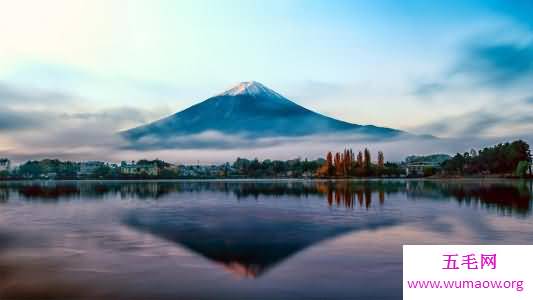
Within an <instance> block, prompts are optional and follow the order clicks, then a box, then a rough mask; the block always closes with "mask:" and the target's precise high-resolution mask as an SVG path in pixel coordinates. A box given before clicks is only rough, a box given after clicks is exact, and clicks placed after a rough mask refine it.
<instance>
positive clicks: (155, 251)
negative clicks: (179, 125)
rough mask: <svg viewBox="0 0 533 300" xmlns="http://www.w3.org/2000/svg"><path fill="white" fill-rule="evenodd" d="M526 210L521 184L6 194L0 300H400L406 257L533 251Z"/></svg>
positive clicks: (8, 185) (53, 184) (161, 184)
mask: <svg viewBox="0 0 533 300" xmlns="http://www.w3.org/2000/svg"><path fill="white" fill-rule="evenodd" d="M531 197H532V186H531V181H518V180H516V181H513V180H484V181H479V180H441V181H424V180H370V181H349V180H346V181H343V180H339V181H311V180H309V181H305V180H278V181H272V180H271V181H269V180H259V181H257V180H256V181H251V180H250V181H248V180H243V181H122V182H121V181H34V182H0V299H5V298H7V299H177V298H184V299H213V298H220V299H235V298H239V299H301V298H306V299H310V298H317V299H351V298H359V299H401V288H402V285H401V268H402V261H401V245H403V244H424V243H429V244H446V243H453V244H462V243H463V244H485V243H486V244H499V243H508V244H520V243H533V234H532V233H531V230H530V228H532V227H531V226H532V225H533V218H532V217H531V199H532V198H531ZM233 275H238V277H245V278H251V279H254V280H235V276H233ZM205 282H209V284H208V285H206V284H205ZM309 282H312V283H313V284H311V285H310V284H309Z"/></svg>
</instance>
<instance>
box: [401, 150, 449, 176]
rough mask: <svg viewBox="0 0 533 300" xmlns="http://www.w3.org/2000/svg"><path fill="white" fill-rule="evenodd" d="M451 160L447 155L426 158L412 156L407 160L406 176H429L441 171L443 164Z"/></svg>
mask: <svg viewBox="0 0 533 300" xmlns="http://www.w3.org/2000/svg"><path fill="white" fill-rule="evenodd" d="M448 159H450V156H449V155H447V154H431V155H426V156H416V155H411V156H408V157H406V158H405V164H403V166H404V167H405V175H406V176H407V177H418V176H428V175H432V174H434V172H435V171H437V170H440V169H441V166H442V164H443V163H444V162H445V161H446V160H448Z"/></svg>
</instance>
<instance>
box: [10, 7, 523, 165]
mask: <svg viewBox="0 0 533 300" xmlns="http://www.w3.org/2000/svg"><path fill="white" fill-rule="evenodd" d="M0 41H1V46H0V103H1V104H2V109H1V111H0V155H2V154H4V155H7V156H16V157H20V158H24V157H26V156H28V157H30V156H32V155H40V156H46V155H59V156H62V157H74V158H76V157H85V156H90V157H91V158H93V157H96V158H98V157H99V156H98V155H92V156H91V155H88V154H94V153H95V148H102V147H104V145H107V144H108V143H111V141H110V139H112V137H110V136H109V135H108V133H109V132H115V131H117V130H120V129H125V128H129V127H131V126H134V125H138V124H142V123H144V122H147V121H150V120H155V119H158V118H160V117H162V116H165V115H167V114H169V113H173V112H176V111H179V110H182V109H184V108H186V107H188V106H190V105H192V104H194V103H196V102H198V101H201V100H204V99H206V98H208V97H209V96H212V95H214V94H217V93H220V92H222V91H223V90H225V89H228V88H229V87H231V86H232V85H234V84H236V83H238V82H240V81H247V80H256V81H259V82H261V83H263V84H265V85H266V86H268V87H270V88H272V89H274V90H276V91H278V92H279V93H281V94H283V95H284V96H286V97H287V98H289V99H291V100H294V101H295V102H297V103H299V104H301V105H303V106H306V107H308V108H311V109H313V110H316V111H318V112H320V113H324V114H327V115H329V116H332V117H336V118H339V119H342V120H346V121H349V122H353V123H358V124H374V125H379V126H387V127H393V128H398V129H402V130H406V131H410V132H414V133H427V134H433V135H436V136H439V137H449V138H455V139H465V138H469V137H471V136H476V137H477V138H486V139H495V140H497V139H498V138H500V137H501V138H504V137H524V138H528V137H529V136H530V132H532V130H533V90H532V89H531V86H532V84H533V2H531V1H490V0H484V1H440V2H438V3H437V1H312V0H308V1H290V0H284V1H266V0H264V1H250V0H248V1H229V0H228V1H215V0H213V1H147V0H145V1H112V0H111V1H110V0H102V1H95V0H92V1H75V0H65V1H54V0H50V1H24V0H19V1H3V0H0ZM104 129H105V130H104ZM102 131H105V132H106V135H105V136H102ZM102 158H104V157H102Z"/></svg>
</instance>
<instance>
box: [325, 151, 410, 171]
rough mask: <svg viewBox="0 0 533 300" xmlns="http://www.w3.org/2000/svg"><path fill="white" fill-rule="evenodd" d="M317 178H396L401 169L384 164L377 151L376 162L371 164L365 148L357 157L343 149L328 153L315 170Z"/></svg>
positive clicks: (368, 153)
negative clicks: (384, 176) (383, 176)
mask: <svg viewBox="0 0 533 300" xmlns="http://www.w3.org/2000/svg"><path fill="white" fill-rule="evenodd" d="M316 174H317V176H318V177H365V176H380V175H389V176H398V175H400V174H401V169H400V167H399V166H398V165H397V164H394V163H385V156H384V154H383V152H382V151H378V155H377V160H376V162H375V163H373V162H372V157H371V154H370V150H368V149H367V148H365V149H364V150H363V151H359V152H358V153H357V155H355V153H354V152H353V150H352V149H344V151H343V152H337V153H335V154H333V153H331V152H328V153H327V155H326V161H325V162H324V164H322V166H320V168H318V170H317V173H316Z"/></svg>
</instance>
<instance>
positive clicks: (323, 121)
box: [122, 81, 402, 141]
mask: <svg viewBox="0 0 533 300" xmlns="http://www.w3.org/2000/svg"><path fill="white" fill-rule="evenodd" d="M205 131H218V132H221V133H223V134H239V135H243V136H245V137H249V138H261V137H294V136H303V135H313V134H334V133H346V132H353V133H359V134H363V135H367V136H368V137H372V138H389V137H394V136H397V135H399V134H401V133H402V132H401V131H399V130H394V129H390V128H383V127H376V126H372V125H368V126H362V125H357V124H352V123H348V122H344V121H340V120H336V119H333V118H330V117H327V116H324V115H321V114H318V113H316V112H313V111H311V110H309V109H307V108H304V107H302V106H300V105H298V104H296V103H294V102H292V101H290V100H288V99H286V98H285V97H283V96H281V95H280V94H278V93H276V92H274V91H272V90H270V89H269V88H267V87H265V86H263V85H262V84H260V83H258V82H254V81H252V82H243V83H241V84H239V85H237V86H236V87H234V88H232V89H230V90H228V91H226V92H224V93H222V94H219V95H217V96H214V97H212V98H209V99H207V100H205V101H203V102H201V103H198V104H196V105H193V106H191V107H189V108H187V109H185V110H183V111H181V112H178V113H176V114H174V115H171V116H169V117H166V118H164V119H161V120H159V121H156V122H153V123H150V124H147V125H143V126H140V127H137V128H133V129H130V130H127V131H125V132H123V133H122V135H123V136H124V137H126V138H127V139H128V140H130V141H136V140H139V139H142V138H144V137H156V138H162V139H165V138H172V137H177V136H187V135H194V134H199V133H202V132H205Z"/></svg>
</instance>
